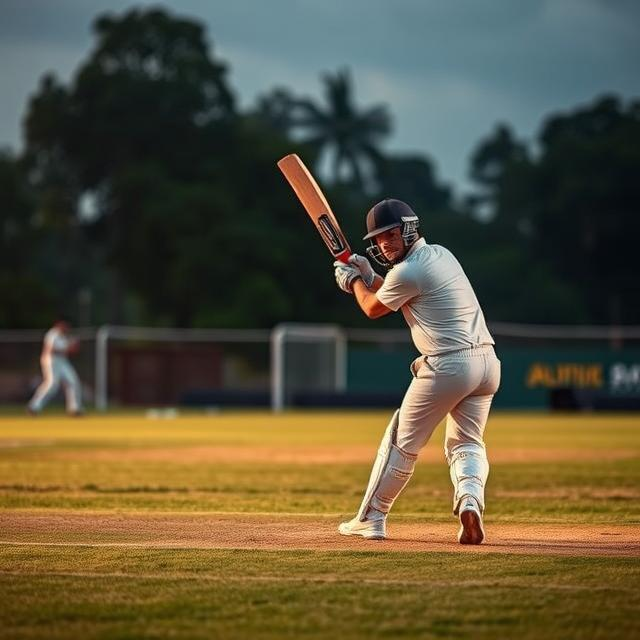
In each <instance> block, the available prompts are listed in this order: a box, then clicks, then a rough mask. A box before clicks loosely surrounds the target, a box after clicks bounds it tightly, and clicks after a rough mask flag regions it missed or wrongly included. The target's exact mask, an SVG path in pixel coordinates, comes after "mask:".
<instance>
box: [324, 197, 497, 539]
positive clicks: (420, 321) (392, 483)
mask: <svg viewBox="0 0 640 640" xmlns="http://www.w3.org/2000/svg"><path fill="white" fill-rule="evenodd" d="M418 223H419V221H418V217H417V216H416V214H415V213H414V212H413V210H412V209H411V207H409V205H407V204H406V203H404V202H402V201H400V200H394V199H386V200H383V201H382V202H379V203H378V204H376V205H375V206H374V207H373V208H372V209H371V210H370V211H369V213H368V214H367V220H366V224H367V235H366V236H365V237H364V239H365V240H369V241H370V246H369V247H368V248H367V253H368V255H369V257H370V258H372V259H373V260H374V261H375V262H377V263H378V264H380V265H382V266H384V267H385V268H386V269H387V270H388V272H387V274H386V276H385V277H384V278H383V277H381V276H380V275H378V274H377V273H375V272H374V270H373V269H372V267H371V264H370V262H369V260H367V258H365V257H363V256H359V255H357V254H354V255H352V256H351V258H350V259H349V263H348V264H344V263H342V262H335V263H334V267H335V277H336V282H337V284H338V286H339V287H340V288H341V289H342V290H343V291H346V292H347V293H351V294H353V295H354V296H355V299H356V300H357V302H358V305H359V306H360V308H361V309H362V311H363V312H364V313H365V314H366V315H367V317H369V318H372V319H375V318H380V317H381V316H384V315H386V314H388V313H391V312H392V311H398V310H401V311H402V314H403V315H404V318H405V320H406V322H407V324H408V325H409V329H410V331H411V337H412V339H413V342H414V344H415V346H416V349H417V350H418V351H419V353H420V356H419V357H418V358H416V359H415V360H414V361H413V363H412V364H411V373H412V376H413V379H412V381H411V383H410V385H409V388H408V389H407V391H406V393H405V396H404V398H403V400H402V404H401V406H400V408H399V409H398V410H396V412H395V413H394V415H393V417H392V418H391V422H390V423H389V426H388V427H387V429H386V431H385V433H384V435H383V437H382V442H381V443H380V447H379V449H378V455H377V457H376V460H375V462H374V464H373V469H372V471H371V477H370V479H369V484H368V486H367V489H366V491H365V494H364V498H363V500H362V504H361V505H360V509H359V510H358V513H357V515H356V516H355V517H354V518H353V519H352V520H349V521H348V522H343V523H342V524H341V525H340V526H339V528H338V530H339V532H340V533H341V534H342V535H345V536H354V535H355V536H362V537H363V538H367V539H384V538H385V537H386V519H387V515H388V514H389V511H390V510H391V507H392V506H393V503H394V501H395V499H396V498H397V497H398V495H399V494H400V492H401V491H402V490H403V489H404V487H405V486H406V484H407V483H408V482H409V479H410V478H411V475H412V474H413V469H414V466H415V463H416V459H417V457H418V453H419V451H420V449H422V447H424V445H425V444H426V443H427V441H428V440H429V438H430V436H431V434H432V433H433V431H434V429H435V428H436V426H437V425H438V424H439V423H440V421H441V420H443V419H444V418H445V416H446V433H445V442H444V450H445V456H446V459H447V462H448V463H449V469H450V475H451V481H452V483H453V513H454V515H456V516H458V518H459V520H460V531H459V533H458V541H459V542H460V543H462V544H480V543H481V542H482V541H483V540H484V537H485V534H484V528H483V524H482V516H483V513H484V509H485V500H484V488H485V483H486V481H487V477H488V475H489V462H488V460H487V454H486V451H485V444H484V440H483V434H484V429H485V425H486V423H487V417H488V415H489V409H490V407H491V402H492V400H493V396H494V394H495V393H496V391H497V390H498V386H499V384H500V361H499V360H498V358H497V357H496V354H495V352H494V349H493V345H494V341H493V338H492V337H491V334H490V333H489V331H488V329H487V325H486V323H485V319H484V315H483V313H482V309H481V308H480V305H479V303H478V300H477V298H476V295H475V293H474V291H473V288H472V287H471V284H470V282H469V280H468V279H467V276H466V275H465V273H464V271H463V269H462V267H461V266H460V263H459V262H458V261H457V260H456V258H455V257H454V255H453V254H452V253H451V252H450V251H449V250H448V249H445V248H444V247H442V246H439V245H437V244H427V242H426V241H425V239H424V238H423V237H421V235H420V233H419V231H418Z"/></svg>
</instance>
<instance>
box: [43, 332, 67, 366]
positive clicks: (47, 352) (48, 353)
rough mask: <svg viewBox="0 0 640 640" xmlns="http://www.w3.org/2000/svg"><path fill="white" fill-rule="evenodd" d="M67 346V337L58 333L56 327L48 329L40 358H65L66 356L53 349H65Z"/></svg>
mask: <svg viewBox="0 0 640 640" xmlns="http://www.w3.org/2000/svg"><path fill="white" fill-rule="evenodd" d="M68 347H69V339H68V338H67V337H66V336H65V335H63V334H62V333H60V331H58V329H49V331H47V333H46V334H45V336H44V349H43V350H42V358H43V359H47V360H48V359H50V358H56V359H58V358H60V359H64V360H66V359H67V358H66V356H65V355H62V354H60V353H55V352H54V351H53V350H54V349H56V350H57V349H63V350H66V349H67V348H68Z"/></svg>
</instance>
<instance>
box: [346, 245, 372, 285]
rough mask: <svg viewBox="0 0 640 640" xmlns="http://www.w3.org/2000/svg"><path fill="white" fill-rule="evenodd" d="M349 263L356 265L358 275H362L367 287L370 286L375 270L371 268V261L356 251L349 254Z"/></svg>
mask: <svg viewBox="0 0 640 640" xmlns="http://www.w3.org/2000/svg"><path fill="white" fill-rule="evenodd" d="M349 264H352V265H353V266H354V267H357V269H358V271H360V275H361V276H362V281H363V282H364V283H365V284H366V285H367V287H370V286H371V285H372V284H373V281H374V280H375V278H376V272H375V271H374V270H373V269H372V267H371V263H370V262H369V261H368V260H367V259H366V258H365V257H364V256H360V255H358V254H357V253H353V254H351V257H350V258H349Z"/></svg>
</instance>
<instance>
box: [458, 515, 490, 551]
mask: <svg viewBox="0 0 640 640" xmlns="http://www.w3.org/2000/svg"><path fill="white" fill-rule="evenodd" d="M460 524H461V525H462V527H461V528H460V534H459V536H458V540H459V541H460V544H480V543H481V542H482V541H483V540H484V529H483V528H482V520H481V518H480V516H479V515H478V513H477V512H475V511H473V510H472V509H469V510H467V511H463V512H462V513H461V514H460Z"/></svg>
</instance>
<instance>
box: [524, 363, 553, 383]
mask: <svg viewBox="0 0 640 640" xmlns="http://www.w3.org/2000/svg"><path fill="white" fill-rule="evenodd" d="M549 378H550V375H549V367H547V366H546V365H544V364H540V363H538V362H536V363H534V364H532V365H531V368H530V369H529V374H528V375H527V387H548V386H550V385H549V382H550V380H549Z"/></svg>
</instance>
